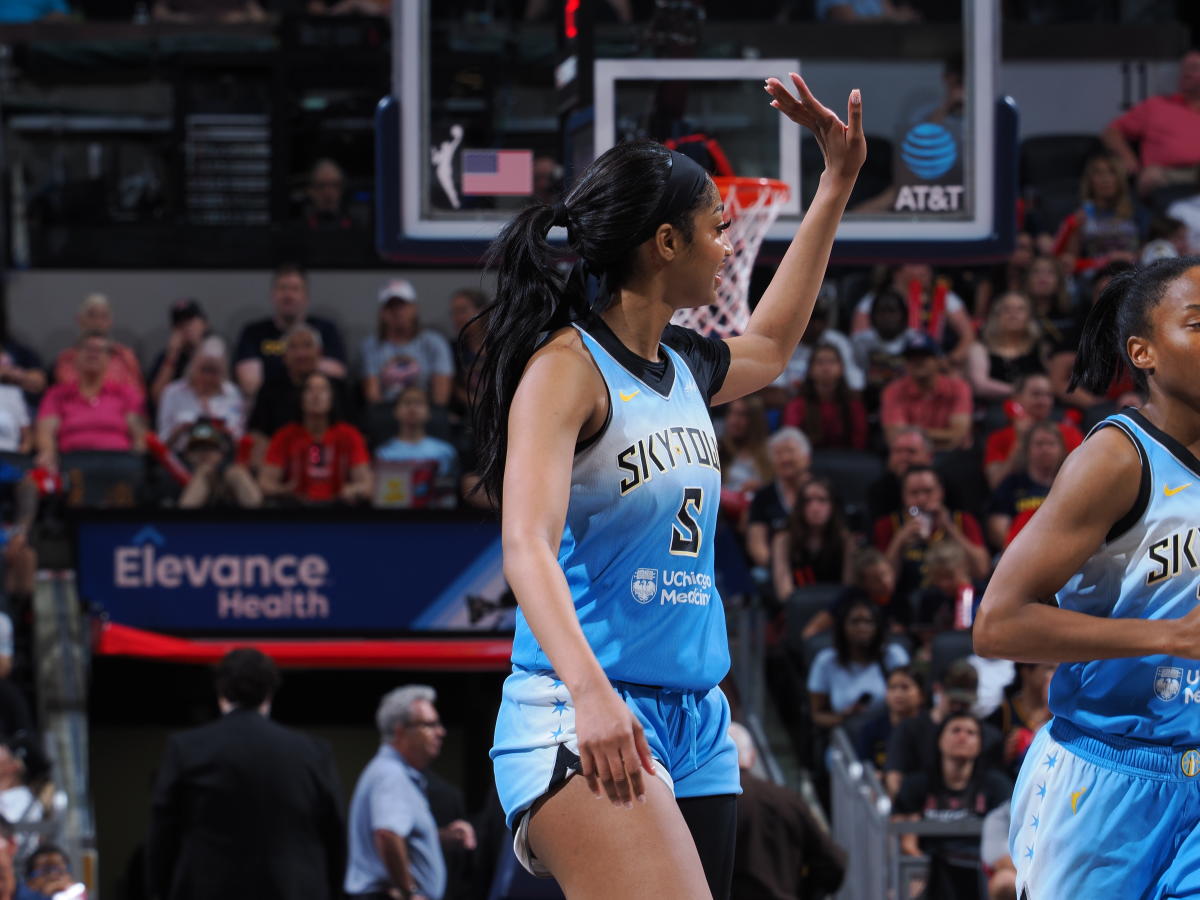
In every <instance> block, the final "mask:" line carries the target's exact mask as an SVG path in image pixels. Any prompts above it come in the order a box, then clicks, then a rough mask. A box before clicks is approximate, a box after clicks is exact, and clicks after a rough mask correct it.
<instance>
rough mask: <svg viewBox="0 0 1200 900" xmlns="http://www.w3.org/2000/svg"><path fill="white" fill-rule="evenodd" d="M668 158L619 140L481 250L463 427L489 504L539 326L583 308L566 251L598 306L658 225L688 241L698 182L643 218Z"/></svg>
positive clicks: (665, 174) (663, 185) (661, 150)
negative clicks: (552, 201)
mask: <svg viewBox="0 0 1200 900" xmlns="http://www.w3.org/2000/svg"><path fill="white" fill-rule="evenodd" d="M675 157H677V154H673V153H672V152H671V151H670V150H668V149H667V148H665V147H663V146H662V145H661V144H656V143H654V142H652V141H633V142H628V143H623V144H618V145H617V146H615V147H613V148H611V149H610V150H608V151H606V152H605V153H604V154H602V155H601V156H600V157H599V158H597V160H596V161H595V162H594V163H593V164H592V165H591V166H589V167H588V169H587V170H586V171H585V172H584V173H583V175H582V176H581V177H580V178H579V180H578V181H577V182H576V184H575V186H574V187H572V188H571V190H570V191H569V192H568V193H567V195H566V197H565V198H564V199H563V201H562V202H561V203H560V204H558V205H556V206H550V205H548V204H545V203H534V204H533V205H531V206H529V207H527V208H525V209H524V210H522V211H521V212H520V213H518V214H517V215H516V216H515V217H514V218H513V219H512V220H511V221H510V222H509V223H508V224H507V225H506V226H505V227H504V229H503V231H501V233H500V236H499V237H497V238H496V240H495V241H494V242H493V243H492V246H491V247H490V248H489V250H488V255H487V260H486V261H487V265H488V266H489V267H490V268H493V269H495V271H496V299H495V301H494V302H493V303H492V304H491V305H490V306H488V307H487V308H486V309H484V310H482V311H481V312H480V313H479V315H478V316H476V317H475V318H474V319H472V320H471V322H472V323H474V322H475V321H476V320H478V321H479V322H481V323H482V324H483V328H484V337H483V342H482V346H481V348H480V352H479V354H478V356H477V357H476V359H475V362H474V364H473V365H472V372H471V383H473V384H474V385H475V388H474V395H473V398H472V400H473V403H472V423H473V425H474V429H475V441H476V446H477V447H478V465H477V471H478V473H479V476H480V487H481V488H482V489H483V491H484V493H485V494H486V496H487V497H488V499H489V500H491V501H492V502H493V503H494V504H496V505H497V506H498V505H499V503H500V493H501V487H502V484H503V479H504V459H505V454H506V453H507V450H508V440H507V424H508V410H509V405H510V404H511V402H512V398H513V395H514V394H515V393H516V390H517V384H518V382H519V381H520V380H521V374H522V373H523V372H524V370H525V365H526V364H527V363H528V362H529V358H530V357H531V356H532V355H533V352H534V351H535V350H536V349H537V347H538V345H539V343H540V342H541V341H542V340H543V339H544V337H545V335H546V334H547V333H548V332H550V331H553V330H554V329H557V328H560V327H562V326H563V325H566V324H567V323H568V322H570V321H571V320H572V319H574V318H577V317H578V315H579V314H581V313H582V312H584V311H585V310H586V308H587V305H588V302H587V299H586V288H585V285H584V283H583V281H584V279H583V278H582V277H579V278H571V279H568V278H566V277H564V276H563V275H562V274H560V270H559V265H560V264H561V263H563V261H564V259H565V258H566V257H567V256H569V255H570V256H577V257H578V258H579V259H580V261H581V262H582V263H583V268H585V269H586V271H587V272H588V273H590V274H591V275H592V276H594V277H595V278H597V279H598V280H599V283H600V284H601V285H602V290H601V296H599V297H598V298H597V300H596V302H597V303H598V304H606V303H607V302H608V301H609V299H610V298H611V296H612V294H613V293H614V292H615V291H616V290H617V289H619V288H620V287H621V286H622V285H624V284H625V283H626V282H627V281H628V280H629V278H630V276H631V275H632V274H633V267H634V263H635V251H636V249H637V247H638V245H640V244H641V243H643V242H644V241H646V240H647V239H648V238H650V237H651V236H652V235H653V234H654V230H655V229H657V227H658V226H659V225H661V224H663V223H667V224H670V225H672V226H673V227H675V228H677V229H679V231H680V232H681V233H682V234H683V237H684V239H685V240H686V241H688V242H690V241H691V240H692V215H693V214H694V210H695V209H696V207H697V206H698V205H699V203H700V202H701V200H702V199H703V198H704V191H703V189H702V188H703V187H706V186H707V184H708V182H707V179H705V181H704V185H700V186H699V188H701V189H697V190H696V191H695V192H694V193H695V195H694V196H691V197H690V198H681V199H682V202H681V203H674V204H672V205H671V206H672V208H671V210H670V213H669V214H668V215H666V216H665V217H664V218H662V219H661V220H660V221H656V222H655V221H651V219H654V218H657V215H656V213H657V211H658V210H659V208H660V201H662V200H663V199H664V196H665V195H666V194H667V192H668V183H669V182H671V174H672V167H673V163H672V160H673V158H675ZM675 168H676V169H678V168H679V167H678V166H677V165H676V166H675ZM676 175H677V176H678V172H677V173H676ZM554 225H564V226H566V229H567V244H568V249H569V252H567V253H564V252H563V251H560V250H558V249H557V248H555V247H554V246H553V245H552V244H551V243H550V242H549V241H548V240H547V235H548V233H549V231H550V229H551V227H552V226H554ZM579 268H580V267H578V266H577V269H579ZM467 327H468V328H469V327H471V324H470V323H469V324H468V325H467Z"/></svg>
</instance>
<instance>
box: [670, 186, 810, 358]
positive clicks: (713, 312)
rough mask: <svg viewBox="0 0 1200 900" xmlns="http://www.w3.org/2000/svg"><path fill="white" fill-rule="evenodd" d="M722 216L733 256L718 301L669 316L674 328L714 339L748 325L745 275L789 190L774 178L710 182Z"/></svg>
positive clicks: (747, 284) (748, 284)
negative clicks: (717, 194) (720, 203)
mask: <svg viewBox="0 0 1200 900" xmlns="http://www.w3.org/2000/svg"><path fill="white" fill-rule="evenodd" d="M713 183H714V184H716V186H717V190H718V191H720V192H721V198H722V199H723V200H724V202H725V212H726V214H727V215H728V216H729V218H730V222H731V224H730V226H729V231H728V234H729V242H730V243H731V244H733V256H731V257H729V259H727V260H726V261H725V267H724V268H723V269H722V270H721V284H720V285H719V286H718V287H717V302H716V303H714V304H713V305H711V306H697V307H693V308H691V309H681V310H679V311H678V312H676V313H675V315H674V316H672V317H671V322H672V323H674V324H675V325H682V326H684V327H685V328H692V329H695V330H696V331H699V332H700V333H702V334H707V335H710V336H715V337H723V338H725V337H731V336H733V335H735V334H741V333H742V332H744V331H745V330H746V326H747V325H748V324H749V322H750V303H749V292H750V275H751V273H752V272H753V270H754V260H755V258H756V257H757V256H758V248H759V247H761V246H762V242H763V238H764V237H766V234H767V229H768V228H770V227H771V223H772V222H774V221H775V217H776V216H778V215H779V208H780V206H781V205H782V204H783V203H786V202H787V200H788V197H789V196H790V195H791V188H789V187H788V186H787V184H785V183H784V182H782V181H777V180H775V179H774V178H740V177H726V176H718V177H714V178H713Z"/></svg>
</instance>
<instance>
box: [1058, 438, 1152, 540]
mask: <svg viewBox="0 0 1200 900" xmlns="http://www.w3.org/2000/svg"><path fill="white" fill-rule="evenodd" d="M1142 465H1143V463H1142V456H1141V452H1140V450H1139V449H1138V446H1137V444H1136V443H1135V439H1134V438H1133V437H1132V436H1130V435H1129V434H1127V433H1126V432H1125V431H1124V429H1122V428H1121V427H1119V426H1116V425H1109V426H1106V427H1104V428H1100V429H1098V430H1097V431H1095V432H1094V433H1093V434H1091V435H1089V437H1088V439H1087V440H1086V441H1084V442H1083V444H1082V445H1081V446H1080V447H1078V448H1077V449H1076V450H1075V451H1074V452H1073V453H1071V454H1070V455H1069V456H1068V457H1067V458H1066V460H1065V461H1064V462H1063V466H1062V469H1061V470H1060V471H1059V473H1058V476H1057V477H1056V478H1055V479H1054V486H1053V488H1052V489H1051V491H1050V494H1051V497H1050V498H1048V502H1049V500H1050V499H1053V500H1054V501H1055V504H1054V505H1055V506H1057V505H1058V503H1061V502H1064V501H1065V502H1068V503H1069V504H1070V505H1071V506H1072V507H1073V508H1074V509H1075V510H1077V511H1078V513H1079V514H1080V515H1081V516H1083V517H1085V518H1089V517H1093V516H1098V517H1100V519H1101V520H1105V521H1107V522H1108V523H1109V524H1111V523H1112V522H1115V521H1117V520H1118V519H1120V518H1121V517H1122V516H1123V515H1125V513H1126V512H1128V511H1129V509H1130V508H1131V507H1132V506H1133V504H1134V503H1135V502H1136V501H1137V498H1138V492H1139V489H1140V485H1141V475H1142Z"/></svg>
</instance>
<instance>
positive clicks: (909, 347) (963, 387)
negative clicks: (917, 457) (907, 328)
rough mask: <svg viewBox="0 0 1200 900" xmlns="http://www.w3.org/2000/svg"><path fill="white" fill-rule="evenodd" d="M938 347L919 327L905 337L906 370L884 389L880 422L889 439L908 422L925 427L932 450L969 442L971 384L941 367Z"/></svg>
mask: <svg viewBox="0 0 1200 900" xmlns="http://www.w3.org/2000/svg"><path fill="white" fill-rule="evenodd" d="M940 356H941V348H940V347H939V346H938V343H937V341H935V340H934V339H933V338H931V337H929V335H927V334H924V333H922V332H919V331H912V332H909V333H908V334H907V335H906V336H905V338H904V369H905V374H904V375H903V376H901V377H900V378H897V379H895V380H894V381H893V382H892V383H891V384H889V385H888V386H887V387H886V388H884V389H883V395H882V413H881V418H882V423H883V429H884V434H885V436H886V437H887V439H888V442H889V443H891V441H892V438H893V436H894V435H895V434H896V433H897V432H898V431H900V429H902V428H905V427H906V426H910V425H919V426H920V427H921V428H923V429H925V432H926V433H927V434H928V435H929V438H930V440H931V441H932V442H933V447H934V449H935V450H958V449H960V448H963V447H969V446H971V413H972V410H973V407H972V402H971V386H970V385H969V384H967V382H966V381H964V380H963V379H962V378H959V377H958V376H957V375H945V374H943V373H942V371H941V362H940V361H939V359H938V357H940Z"/></svg>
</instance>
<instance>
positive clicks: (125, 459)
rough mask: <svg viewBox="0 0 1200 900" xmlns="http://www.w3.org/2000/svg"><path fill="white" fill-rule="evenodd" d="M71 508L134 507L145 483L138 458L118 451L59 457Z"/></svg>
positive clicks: (74, 453) (79, 452)
mask: <svg viewBox="0 0 1200 900" xmlns="http://www.w3.org/2000/svg"><path fill="white" fill-rule="evenodd" d="M58 468H59V471H60V472H62V473H63V475H65V476H66V477H67V479H68V482H69V486H68V488H67V490H68V498H69V505H71V506H101V507H113V506H133V505H134V503H135V502H136V501H137V499H138V498H139V496H140V495H141V492H142V488H143V486H144V485H145V480H146V466H145V462H144V460H143V459H142V457H141V456H138V455H137V454H134V453H125V452H122V451H118V450H76V451H73V452H71V453H64V454H62V456H61V457H59V461H58Z"/></svg>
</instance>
